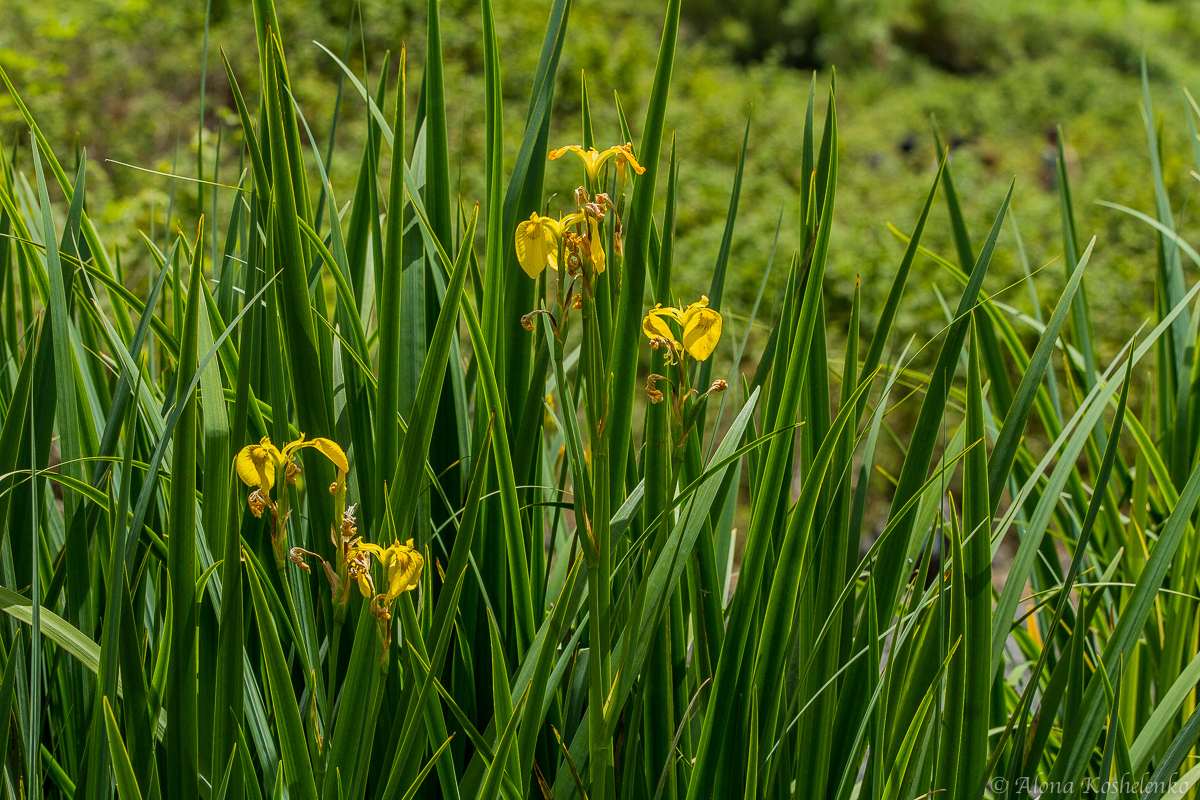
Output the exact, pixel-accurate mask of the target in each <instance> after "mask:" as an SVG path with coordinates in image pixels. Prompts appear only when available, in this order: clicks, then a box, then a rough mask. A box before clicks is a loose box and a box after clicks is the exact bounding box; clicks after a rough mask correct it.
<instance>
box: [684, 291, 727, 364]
mask: <svg viewBox="0 0 1200 800" xmlns="http://www.w3.org/2000/svg"><path fill="white" fill-rule="evenodd" d="M720 338H721V314H720V313H719V312H717V311H716V310H714V309H711V308H709V307H708V298H707V297H706V298H704V305H701V304H699V303H693V304H692V305H690V306H688V310H687V311H685V312H684V317H683V349H684V350H686V351H687V352H688V355H690V356H691V357H692V358H694V359H696V360H697V361H704V360H705V359H707V358H708V357H709V356H711V355H712V353H713V350H715V349H716V348H717V341H718V340H719V339H720Z"/></svg>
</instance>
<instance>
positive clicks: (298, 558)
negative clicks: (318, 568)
mask: <svg viewBox="0 0 1200 800" xmlns="http://www.w3.org/2000/svg"><path fill="white" fill-rule="evenodd" d="M305 552H306V551H305V550H303V549H301V548H299V547H293V548H292V549H291V550H288V559H289V560H291V562H292V563H293V564H295V565H296V566H297V567H299V568H300V569H302V570H304V571H305V572H312V570H311V569H309V568H308V564H306V563H304V553H305Z"/></svg>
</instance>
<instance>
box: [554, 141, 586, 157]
mask: <svg viewBox="0 0 1200 800" xmlns="http://www.w3.org/2000/svg"><path fill="white" fill-rule="evenodd" d="M572 152H575V153H582V152H583V148H582V147H580V146H579V145H577V144H569V145H567V146H566V147H556V148H555V149H553V150H551V151H550V158H549V159H548V160H550V161H553V160H554V159H556V158H562V157H563V156H565V155H566V154H567V153H572Z"/></svg>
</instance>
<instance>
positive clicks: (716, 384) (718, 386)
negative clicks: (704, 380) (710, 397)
mask: <svg viewBox="0 0 1200 800" xmlns="http://www.w3.org/2000/svg"><path fill="white" fill-rule="evenodd" d="M728 388H729V384H728V382H726V381H723V380H721V379H720V378H717V379H716V380H715V381H713V382H712V386H710V387H708V391H709V394H712V393H713V392H723V391H725V390H726V389H728Z"/></svg>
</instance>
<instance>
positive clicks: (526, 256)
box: [516, 212, 559, 279]
mask: <svg viewBox="0 0 1200 800" xmlns="http://www.w3.org/2000/svg"><path fill="white" fill-rule="evenodd" d="M558 235H559V225H558V223H557V222H556V221H555V220H553V219H551V218H550V217H542V216H539V215H538V214H537V212H534V213H532V214H530V215H529V219H527V220H525V221H524V222H522V223H521V224H520V225H518V226H517V238H516V249H517V261H518V263H520V265H521V269H523V270H525V274H526V275H528V276H529V277H530V278H534V279H536V278H537V277H538V276H539V275H541V274H542V272H543V270H545V269H546V267H550V268H551V269H558Z"/></svg>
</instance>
